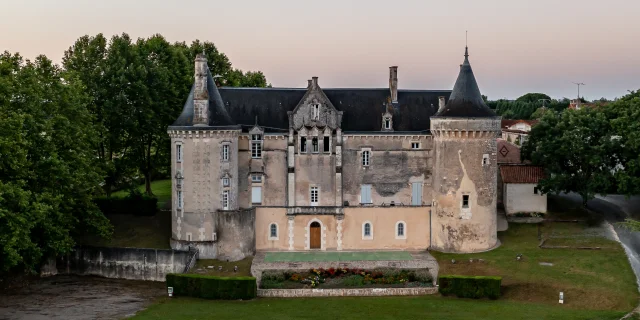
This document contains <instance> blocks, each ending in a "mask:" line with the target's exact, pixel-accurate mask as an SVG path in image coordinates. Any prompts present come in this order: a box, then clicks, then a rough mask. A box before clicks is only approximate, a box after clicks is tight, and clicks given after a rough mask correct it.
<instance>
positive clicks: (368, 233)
mask: <svg viewBox="0 0 640 320" xmlns="http://www.w3.org/2000/svg"><path fill="white" fill-rule="evenodd" d="M362 239H364V240H371V239H373V224H371V222H369V221H365V223H363V224H362Z"/></svg>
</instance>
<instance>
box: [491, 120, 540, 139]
mask: <svg viewBox="0 0 640 320" xmlns="http://www.w3.org/2000/svg"><path fill="white" fill-rule="evenodd" d="M536 123H538V120H508V119H502V123H501V126H500V128H501V129H502V139H504V140H506V141H508V142H511V143H515V144H517V145H522V144H523V143H524V142H525V141H526V140H527V137H528V136H529V132H530V131H531V127H532V126H533V125H535V124H536Z"/></svg>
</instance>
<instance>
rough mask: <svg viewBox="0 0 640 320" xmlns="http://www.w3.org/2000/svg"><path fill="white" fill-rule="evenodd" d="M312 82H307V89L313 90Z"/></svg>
mask: <svg viewBox="0 0 640 320" xmlns="http://www.w3.org/2000/svg"><path fill="white" fill-rule="evenodd" d="M311 84H312V80H311V79H309V80H307V89H309V88H311Z"/></svg>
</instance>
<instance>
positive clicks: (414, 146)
mask: <svg viewBox="0 0 640 320" xmlns="http://www.w3.org/2000/svg"><path fill="white" fill-rule="evenodd" d="M418 149H420V142H417V141H412V142H411V150H418Z"/></svg>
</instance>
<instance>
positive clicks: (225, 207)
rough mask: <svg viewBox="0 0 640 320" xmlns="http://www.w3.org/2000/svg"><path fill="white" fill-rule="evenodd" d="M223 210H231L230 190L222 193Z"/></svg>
mask: <svg viewBox="0 0 640 320" xmlns="http://www.w3.org/2000/svg"><path fill="white" fill-rule="evenodd" d="M222 209H223V210H229V190H224V191H222Z"/></svg>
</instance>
